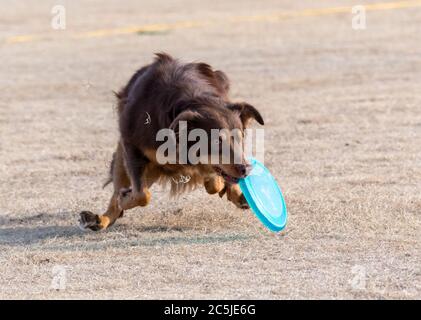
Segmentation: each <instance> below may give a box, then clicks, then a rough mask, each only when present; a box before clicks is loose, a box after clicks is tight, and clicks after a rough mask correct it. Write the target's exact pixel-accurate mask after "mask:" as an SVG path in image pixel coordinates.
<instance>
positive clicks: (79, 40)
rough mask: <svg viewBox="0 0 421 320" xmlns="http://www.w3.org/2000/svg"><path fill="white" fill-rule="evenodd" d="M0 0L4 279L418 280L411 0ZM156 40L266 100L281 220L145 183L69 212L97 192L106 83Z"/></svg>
mask: <svg viewBox="0 0 421 320" xmlns="http://www.w3.org/2000/svg"><path fill="white" fill-rule="evenodd" d="M379 1H381V0H379ZM3 2H4V3H3V5H2V12H1V13H0V52H1V68H0V89H1V100H0V136H1V139H0V159H1V160H0V264H1V272H0V298H7V299H9V298H18V299H23V298H31V299H34V298H50V299H57V298H66V299H69V298H70V299H71V298H140V299H150V298H177V299H178V298H198V299H201V298H224V299H225V298H226V299H237V298H239V299H243V298H251V299H263V298H269V299H294V298H298V299H302V298H310V299H318V298H328V299H332V298H339V299H344V298H363V299H364V298H376V299H383V298H386V299H394V298H397V299H414V298H418V299H420V298H421V270H420V265H421V264H420V261H421V239H420V237H421V222H420V220H421V166H420V164H421V148H420V135H421V112H420V106H421V95H420V82H421V61H420V59H419V58H420V54H421V33H420V32H419V25H420V23H421V2H420V1H409V2H405V3H403V4H402V3H401V2H397V3H396V2H389V3H387V4H380V5H373V4H376V2H375V1H369V2H367V1H365V2H364V1H363V2H362V3H363V4H368V6H367V11H366V14H367V18H366V22H367V25H366V29H365V30H354V29H353V28H352V19H353V15H352V13H351V7H352V6H353V5H355V4H361V2H358V3H356V2H355V1H328V2H327V1H309V0H305V1H299V2H297V1H286V0H282V1H274V0H271V1H265V2H261V1H254V0H249V1H241V2H240V1H223V0H214V1H210V2H203V1H200V2H199V1H194V0H186V1H178V2H172V1H164V0H155V1H151V2H148V3H146V2H145V3H143V2H142V4H141V2H139V1H135V0H130V1H124V2H121V1H115V0H107V1H104V0H101V1H99V0H95V1H89V2H87V1H81V0H74V1H36V2H35V1H32V2H27V1H11V0H6V1H3ZM57 3H58V4H63V5H64V6H65V9H66V29H65V30H53V29H52V28H51V24H50V23H51V17H52V15H51V8H52V7H53V6H54V5H55V4H57ZM338 7H339V9H338ZM321 8H327V9H321ZM332 8H333V9H332ZM335 8H336V9H335ZM159 51H165V52H168V53H171V54H172V55H174V56H175V57H179V58H181V59H183V60H185V61H190V60H196V61H206V62H208V63H210V64H211V65H212V66H214V67H215V68H217V69H222V70H224V71H225V72H226V73H227V74H228V76H229V77H230V79H231V81H232V98H233V100H237V101H248V102H250V103H252V104H253V105H255V106H256V107H257V108H258V109H259V110H260V111H261V113H262V115H263V117H264V119H265V122H266V125H265V127H264V128H265V164H266V165H267V167H268V168H270V170H271V171H272V173H273V174H274V175H275V177H276V179H277V180H278V182H279V184H280V186H281V187H282V190H283V192H284V194H285V198H286V202H287V206H288V211H289V221H288V225H287V227H286V229H285V230H284V231H283V232H281V233H280V234H272V233H270V232H269V231H267V230H266V229H264V227H262V226H261V224H260V222H259V221H258V220H257V219H256V217H255V216H254V215H253V213H252V212H250V211H242V210H240V209H237V208H235V207H234V206H233V205H232V204H231V203H228V202H227V201H226V200H225V199H220V198H219V197H218V196H209V195H207V194H206V192H205V191H204V190H197V191H195V192H193V193H189V194H185V195H183V196H181V197H180V198H178V199H171V198H169V197H168V195H167V192H166V191H165V190H163V189H160V188H159V187H155V188H153V193H152V202H151V204H150V206H148V207H147V208H137V209H133V210H131V211H127V212H126V213H125V216H124V217H123V218H122V219H120V220H118V221H117V223H116V224H115V225H114V226H113V227H112V228H110V229H109V230H106V231H104V232H99V233H94V232H82V231H81V230H79V229H78V222H77V220H78V213H79V212H80V211H81V210H86V209H87V210H92V211H94V212H97V213H100V212H101V211H103V210H104V209H105V208H106V204H107V201H108V198H109V196H110V194H111V192H112V190H111V189H110V188H105V189H101V186H102V183H103V182H104V181H105V180H106V177H107V171H108V163H109V161H110V159H111V155H112V152H113V150H114V148H115V146H116V139H117V137H118V131H117V123H116V113H115V110H114V106H115V98H114V96H113V92H112V91H113V90H118V89H120V87H121V86H123V85H124V84H125V83H126V81H127V80H128V79H129V77H130V76H131V75H132V73H133V72H134V71H135V70H136V69H137V68H139V67H140V66H142V65H144V64H146V63H149V62H150V61H151V59H152V56H153V53H154V52H159Z"/></svg>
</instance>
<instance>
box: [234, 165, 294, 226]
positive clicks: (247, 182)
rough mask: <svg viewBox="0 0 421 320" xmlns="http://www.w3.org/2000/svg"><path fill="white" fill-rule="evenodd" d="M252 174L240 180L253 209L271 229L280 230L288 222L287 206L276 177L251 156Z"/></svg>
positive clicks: (242, 189)
mask: <svg viewBox="0 0 421 320" xmlns="http://www.w3.org/2000/svg"><path fill="white" fill-rule="evenodd" d="M249 160H250V162H251V165H252V167H253V168H252V170H251V172H250V174H249V175H248V176H247V177H245V178H243V179H240V181H239V182H238V183H239V185H240V188H241V191H242V192H243V194H244V197H245V198H246V201H247V203H248V204H249V206H250V208H251V210H252V211H253V212H254V214H255V215H256V216H257V218H258V219H259V220H260V221H261V222H262V223H263V224H264V225H265V226H266V227H267V228H268V229H269V230H271V231H274V232H279V231H281V230H282V229H283V228H285V225H286V223H287V216H288V214H287V207H286V204H285V200H284V196H283V195H282V191H281V189H280V188H279V186H278V183H277V182H276V180H275V178H274V177H273V176H272V175H271V173H270V172H269V170H268V169H267V168H266V167H265V166H264V165H263V163H261V162H260V161H258V160H256V159H254V158H250V159H249Z"/></svg>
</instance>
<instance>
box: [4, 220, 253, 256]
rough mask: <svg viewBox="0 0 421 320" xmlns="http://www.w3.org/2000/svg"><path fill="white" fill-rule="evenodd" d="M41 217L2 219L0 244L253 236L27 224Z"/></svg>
mask: <svg viewBox="0 0 421 320" xmlns="http://www.w3.org/2000/svg"><path fill="white" fill-rule="evenodd" d="M40 217H41V215H40V214H38V215H36V216H33V217H29V218H27V219H26V223H24V224H21V223H19V222H20V221H19V222H18V223H17V221H15V220H9V221H5V220H3V221H2V222H3V223H2V224H1V225H0V246H13V247H24V246H25V247H33V246H35V245H36V246H37V247H38V248H40V249H45V250H59V251H78V250H103V249H105V248H128V247H151V246H152V247H153V246H170V245H200V244H218V243H226V242H234V241H246V240H250V239H252V238H253V236H250V235H246V234H240V233H224V232H220V233H212V234H209V233H203V232H200V231H194V230H191V229H186V230H183V229H182V228H170V227H168V226H165V225H153V226H127V225H117V226H113V227H111V228H110V229H108V230H105V231H100V232H93V231H87V232H85V231H82V230H80V229H79V228H78V227H77V225H76V224H75V225H68V226H54V225H43V226H39V225H26V224H27V222H28V221H33V222H35V221H34V220H38V219H39V218H40ZM44 218H45V216H44ZM43 221H44V220H43ZM39 222H40V221H38V223H39ZM50 223H51V221H50ZM16 224H17V225H16ZM45 224H47V222H46V223H45Z"/></svg>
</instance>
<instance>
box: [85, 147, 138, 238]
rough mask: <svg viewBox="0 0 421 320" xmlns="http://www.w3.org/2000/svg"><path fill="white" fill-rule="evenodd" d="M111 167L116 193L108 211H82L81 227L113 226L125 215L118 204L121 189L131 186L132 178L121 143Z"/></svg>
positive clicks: (95, 228)
mask: <svg viewBox="0 0 421 320" xmlns="http://www.w3.org/2000/svg"><path fill="white" fill-rule="evenodd" d="M111 165H112V167H111V178H112V182H113V185H114V193H113V195H112V197H111V199H110V202H109V205H108V209H107V211H106V212H105V213H104V214H103V215H101V216H99V215H97V214H94V213H92V212H90V211H83V212H81V213H80V228H81V229H83V230H86V229H90V230H94V231H98V230H101V229H105V228H107V227H109V226H111V225H112V224H113V223H114V222H115V221H116V220H117V219H118V218H119V217H121V216H122V215H123V210H122V209H121V208H120V207H119V205H118V197H119V195H120V190H121V189H125V188H128V187H130V179H129V177H128V175H127V172H126V168H125V166H124V159H123V152H122V146H121V144H120V143H119V145H118V147H117V151H116V153H115V155H114V157H113V161H112V164H111Z"/></svg>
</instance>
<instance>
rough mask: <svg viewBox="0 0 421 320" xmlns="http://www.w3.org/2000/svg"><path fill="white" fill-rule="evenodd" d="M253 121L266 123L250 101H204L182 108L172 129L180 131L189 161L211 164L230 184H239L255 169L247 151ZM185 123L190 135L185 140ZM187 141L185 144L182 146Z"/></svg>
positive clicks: (193, 163) (179, 140)
mask: <svg viewBox="0 0 421 320" xmlns="http://www.w3.org/2000/svg"><path fill="white" fill-rule="evenodd" d="M252 120H256V121H257V122H258V123H259V124H261V125H263V124H264V121H263V118H262V116H261V115H260V113H259V112H258V111H257V109H256V108H255V107H253V106H252V105H250V104H248V103H228V104H224V105H223V106H220V105H218V106H215V105H211V104H201V105H200V106H197V107H195V108H187V109H185V110H184V111H181V112H180V113H179V114H178V115H177V116H176V117H175V119H174V120H173V122H172V123H171V125H170V129H173V130H174V131H175V132H176V135H177V134H178V136H179V139H177V141H178V144H179V146H178V148H180V147H183V148H184V149H185V151H186V153H187V155H188V163H189V164H191V165H195V164H199V163H200V164H202V165H208V166H210V167H211V169H212V170H214V171H215V172H216V173H217V174H219V175H221V176H222V177H223V178H224V179H225V181H227V182H228V183H236V182H238V179H239V178H244V177H246V176H247V175H248V174H249V172H250V169H251V166H250V164H249V163H248V162H247V160H246V157H245V153H244V134H245V129H246V128H247V127H248V126H249V124H250V123H251V121H252ZM181 125H183V126H184V128H183V130H185V133H184V135H185V136H187V137H188V139H184V141H183V140H182V139H180V136H181V131H180V129H181ZM184 138H185V137H184ZM183 142H184V143H185V144H186V145H185V146H181V143H183Z"/></svg>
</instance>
